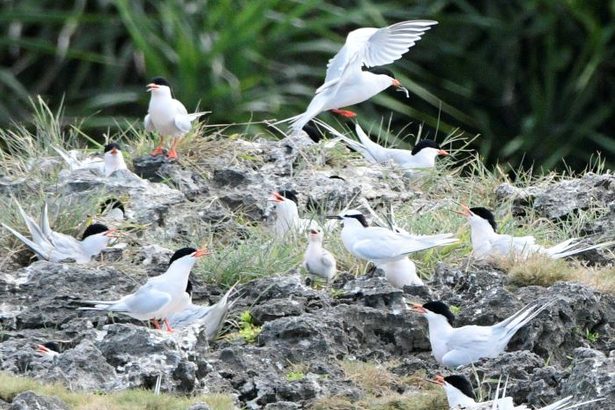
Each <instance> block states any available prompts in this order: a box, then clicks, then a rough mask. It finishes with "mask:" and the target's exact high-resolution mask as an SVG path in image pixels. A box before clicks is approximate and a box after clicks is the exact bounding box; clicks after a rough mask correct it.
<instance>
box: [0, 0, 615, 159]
mask: <svg viewBox="0 0 615 410" xmlns="http://www.w3.org/2000/svg"><path fill="white" fill-rule="evenodd" d="M406 19H435V20H437V21H439V23H440V24H439V25H438V26H435V27H434V28H433V29H432V30H431V31H429V32H428V33H427V34H426V35H425V36H424V38H423V40H421V41H420V42H419V43H418V44H417V45H416V46H415V47H414V48H412V49H411V50H410V52H409V53H407V54H406V55H405V56H404V57H403V58H402V60H399V61H397V62H396V63H395V64H393V65H392V66H391V68H392V70H393V71H394V72H395V74H396V75H397V76H398V78H399V79H400V80H401V81H402V84H404V85H406V86H407V87H408V88H409V89H410V91H411V95H410V99H406V98H405V96H403V94H402V93H383V94H381V95H380V96H378V97H377V98H375V99H373V100H372V101H370V102H367V103H363V104H361V105H360V106H358V107H356V109H357V111H358V112H359V114H360V118H361V121H362V124H363V123H370V122H371V124H372V125H373V124H378V123H379V122H380V121H385V122H389V121H391V129H392V130H396V129H401V128H402V127H403V126H404V125H407V124H408V123H409V122H413V123H414V124H412V125H410V127H408V128H407V132H416V130H417V129H418V125H419V124H421V123H423V124H425V126H426V127H425V128H427V129H428V130H430V131H429V132H428V134H429V135H430V136H431V137H433V136H434V134H436V133H438V134H444V133H447V132H449V131H451V130H452V129H454V128H457V127H459V128H461V129H463V130H466V131H468V132H471V133H480V134H481V136H480V137H479V138H478V139H477V140H476V142H475V144H476V145H475V148H476V149H478V150H479V151H480V153H481V154H482V155H483V156H484V157H486V159H487V160H488V161H489V162H491V163H494V162H495V161H508V162H510V163H511V164H513V165H514V166H518V165H520V164H523V165H525V166H529V165H532V164H535V166H538V167H543V168H547V169H550V168H553V167H562V166H563V162H562V159H565V160H566V163H567V164H568V166H570V167H572V168H573V169H582V168H584V167H585V166H586V164H587V163H588V161H589V158H590V156H591V155H592V154H594V153H595V152H596V151H600V152H602V155H603V157H604V158H606V160H607V166H609V167H611V168H612V167H613V165H614V162H613V161H614V158H615V138H614V137H613V132H614V128H615V120H614V114H615V104H614V103H613V101H615V75H614V74H615V73H614V64H615V55H614V54H615V41H614V38H613V37H614V35H615V0H610V1H605V0H560V1H556V0H552V1H548V0H507V1H493V0H476V1H465V0H430V1H427V0H424V1H420V0H417V1H409V0H354V1H350V0H338V1H334V2H333V1H329V2H324V1H317V0H258V1H256V0H159V1H146V0H72V1H68V0H3V1H2V2H0V27H1V28H0V29H1V30H2V34H1V36H0V51H1V52H0V59H1V61H2V65H1V68H0V126H1V127H9V126H10V123H11V122H12V121H23V120H26V121H27V120H28V119H29V117H30V116H31V105H30V103H29V98H30V97H31V96H34V95H37V94H40V95H42V96H43V97H44V98H45V100H47V101H48V102H49V104H50V106H51V107H52V108H53V107H59V106H60V104H62V103H63V104H64V105H65V113H66V117H67V120H68V121H71V120H72V119H74V118H85V120H84V123H83V125H84V126H85V127H86V129H87V130H88V132H90V133H91V134H93V135H96V134H97V133H98V134H100V133H101V132H102V131H103V130H106V129H109V128H110V129H113V128H115V127H118V126H122V124H124V123H125V122H124V120H123V119H124V118H125V119H127V120H128V121H131V122H136V121H140V120H141V118H142V117H143V115H144V114H145V111H146V109H147V101H148V95H147V94H146V93H145V84H146V83H147V82H148V80H149V79H150V78H151V77H153V76H155V75H163V76H165V77H167V78H168V79H169V80H170V81H171V83H172V84H173V86H174V91H175V93H176V96H177V97H178V98H179V99H180V100H181V101H182V102H184V104H185V105H186V107H187V108H188V110H189V111H193V110H196V109H197V107H198V108H199V109H207V110H212V111H213V114H212V115H211V117H210V118H209V120H208V121H209V122H210V123H238V122H243V121H250V120H252V121H260V120H264V119H272V118H277V119H282V118H286V117H289V116H292V115H294V114H297V113H299V112H301V111H303V109H305V107H306V106H307V104H308V102H309V100H310V98H311V96H312V95H313V92H314V90H315V88H316V87H318V86H319V85H320V84H321V82H322V79H323V78H324V72H325V66H326V62H327V60H328V59H329V58H330V57H332V56H333V54H334V53H335V52H336V51H337V50H338V49H339V47H340V46H341V45H342V44H343V41H344V39H345V36H346V34H347V33H348V31H350V30H353V29H355V28H358V27H362V26H376V27H380V26H384V25H388V24H392V23H394V22H397V21H401V20H406ZM367 128H369V126H368V127H367ZM408 138H409V139H410V137H408ZM438 138H442V136H441V135H438Z"/></svg>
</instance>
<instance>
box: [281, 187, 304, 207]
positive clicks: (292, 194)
mask: <svg viewBox="0 0 615 410" xmlns="http://www.w3.org/2000/svg"><path fill="white" fill-rule="evenodd" d="M298 193H299V192H297V191H295V190H294V189H285V190H282V191H278V194H280V196H283V197H284V198H286V199H290V200H291V201H293V202H294V203H295V204H297V205H299V198H297V194H298Z"/></svg>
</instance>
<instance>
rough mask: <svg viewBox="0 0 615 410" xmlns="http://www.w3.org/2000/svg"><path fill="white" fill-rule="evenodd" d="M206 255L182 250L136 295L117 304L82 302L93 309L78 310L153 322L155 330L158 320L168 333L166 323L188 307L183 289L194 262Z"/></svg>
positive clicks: (203, 250)
mask: <svg viewBox="0 0 615 410" xmlns="http://www.w3.org/2000/svg"><path fill="white" fill-rule="evenodd" d="M208 254H209V252H208V251H207V249H194V248H182V249H180V250H178V251H176V252H175V253H174V254H173V256H172V257H171V260H170V261H169V268H168V269H167V271H166V272H165V273H163V274H162V275H159V276H155V277H152V278H149V279H148V280H147V282H146V283H145V284H144V285H142V286H141V287H139V289H137V290H136V292H134V293H131V294H129V295H126V296H124V297H123V298H121V299H119V300H113V301H97V300H91V301H84V302H83V303H87V304H94V305H95V306H94V307H83V308H79V309H80V310H102V311H109V312H118V313H123V314H125V315H128V316H130V317H132V318H135V319H138V320H153V321H154V324H155V326H156V327H157V328H159V326H158V322H157V321H158V320H159V319H161V320H164V323H165V325H166V328H167V330H168V331H169V332H171V331H173V329H172V327H171V325H170V323H169V321H168V320H167V319H168V317H169V315H171V314H173V313H177V312H178V311H181V310H183V309H185V308H186V307H187V305H188V304H189V302H190V300H189V297H187V296H186V288H187V287H188V277H189V275H190V271H191V269H192V267H193V266H194V264H195V263H196V261H197V259H198V258H200V257H201V256H204V255H208Z"/></svg>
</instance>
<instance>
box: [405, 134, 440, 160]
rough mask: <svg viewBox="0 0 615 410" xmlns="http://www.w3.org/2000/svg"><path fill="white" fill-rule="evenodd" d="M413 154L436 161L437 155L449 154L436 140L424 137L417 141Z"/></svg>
mask: <svg viewBox="0 0 615 410" xmlns="http://www.w3.org/2000/svg"><path fill="white" fill-rule="evenodd" d="M412 155H414V156H422V157H425V159H427V160H431V161H435V159H436V157H437V156H439V155H440V156H447V155H448V152H447V151H445V150H443V149H442V148H441V147H440V144H438V143H437V142H436V141H434V140H430V139H424V140H421V141H419V142H417V143H416V145H415V146H414V148H412Z"/></svg>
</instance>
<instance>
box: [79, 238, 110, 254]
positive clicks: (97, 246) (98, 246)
mask: <svg viewBox="0 0 615 410" xmlns="http://www.w3.org/2000/svg"><path fill="white" fill-rule="evenodd" d="M107 245H109V237H107V236H105V235H103V234H96V235H90V236H88V237H87V238H85V239H83V240H82V241H81V248H82V249H83V251H84V253H85V254H86V255H88V256H89V257H94V256H97V255H98V254H99V253H100V252H101V251H102V250H103V249H105V248H106V247H107Z"/></svg>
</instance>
